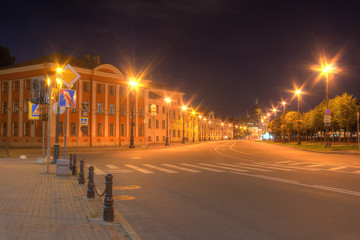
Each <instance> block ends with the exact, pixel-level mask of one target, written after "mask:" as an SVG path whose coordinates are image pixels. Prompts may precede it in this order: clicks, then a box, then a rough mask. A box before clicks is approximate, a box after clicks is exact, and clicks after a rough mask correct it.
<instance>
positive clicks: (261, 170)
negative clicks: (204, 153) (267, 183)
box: [217, 163, 272, 172]
mask: <svg viewBox="0 0 360 240" xmlns="http://www.w3.org/2000/svg"><path fill="white" fill-rule="evenodd" d="M217 164H219V165H224V166H229V167H241V168H245V169H250V170H255V171H260V172H272V171H271V170H268V169H260V168H254V167H246V166H238V165H234V164H227V163H217Z"/></svg>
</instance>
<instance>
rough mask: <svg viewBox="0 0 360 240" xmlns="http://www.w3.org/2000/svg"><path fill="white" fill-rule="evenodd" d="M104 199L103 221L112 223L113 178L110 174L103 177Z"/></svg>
mask: <svg viewBox="0 0 360 240" xmlns="http://www.w3.org/2000/svg"><path fill="white" fill-rule="evenodd" d="M105 180H106V182H105V184H106V189H105V199H104V221H106V222H113V221H114V198H113V195H112V184H113V176H112V175H111V174H107V175H106V176H105Z"/></svg>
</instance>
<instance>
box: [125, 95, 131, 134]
mask: <svg viewBox="0 0 360 240" xmlns="http://www.w3.org/2000/svg"><path fill="white" fill-rule="evenodd" d="M129 98H130V92H127V94H126V109H127V112H128V114H126V134H125V135H126V137H130V124H129V122H130V114H131V113H130V107H129Z"/></svg>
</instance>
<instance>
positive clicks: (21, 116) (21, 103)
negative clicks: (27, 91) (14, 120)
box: [18, 79, 24, 137]
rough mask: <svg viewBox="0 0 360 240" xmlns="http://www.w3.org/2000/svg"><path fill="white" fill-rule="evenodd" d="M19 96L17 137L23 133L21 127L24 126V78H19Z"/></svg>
mask: <svg viewBox="0 0 360 240" xmlns="http://www.w3.org/2000/svg"><path fill="white" fill-rule="evenodd" d="M19 87H20V89H19V90H20V98H19V103H18V104H19V106H18V107H19V111H18V113H19V123H18V127H19V137H22V136H23V135H24V134H23V133H24V131H23V127H24V120H23V119H24V79H20V84H19Z"/></svg>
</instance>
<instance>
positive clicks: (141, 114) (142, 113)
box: [139, 107, 144, 117]
mask: <svg viewBox="0 0 360 240" xmlns="http://www.w3.org/2000/svg"><path fill="white" fill-rule="evenodd" d="M139 117H144V112H143V107H139Z"/></svg>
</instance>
